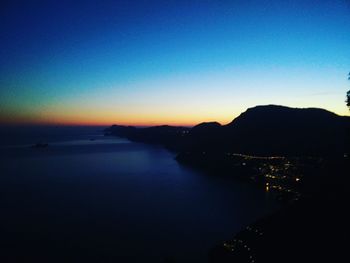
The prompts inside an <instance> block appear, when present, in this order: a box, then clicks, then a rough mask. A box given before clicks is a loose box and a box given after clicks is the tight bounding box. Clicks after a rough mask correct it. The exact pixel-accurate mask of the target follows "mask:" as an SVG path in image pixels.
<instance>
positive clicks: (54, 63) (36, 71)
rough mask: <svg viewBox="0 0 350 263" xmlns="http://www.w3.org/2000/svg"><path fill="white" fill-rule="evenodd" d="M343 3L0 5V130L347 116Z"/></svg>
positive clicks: (248, 0)
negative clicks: (248, 113) (276, 114)
mask: <svg viewBox="0 0 350 263" xmlns="http://www.w3.org/2000/svg"><path fill="white" fill-rule="evenodd" d="M72 2H74V3H72ZM349 2H350V1H347V0H342V1H340V0H339V1H338V0H329V1H326V0H324V1H321V0H319V1H316V0H315V1H311V0H310V1H308V0H300V1H298V0H295V1H287V0H284V1H281V0H276V1H267V0H266V1H265V0H256V1H254V0H242V1H240V0H238V1H233V0H232V1H228V0H227V1H223V0H221V1H213V0H212V1H205V0H201V1H169V0H167V1H62V0H61V1H16V0H14V1H11V0H8V1H1V4H0V121H1V122H2V123H53V124H105V125H109V124H112V123H118V124H132V125H135V124H136V125H155V124H173V125H174V124H181V125H193V124H197V123H199V122H203V121H212V120H216V121H219V122H221V123H223V124H224V123H227V122H229V121H231V120H232V119H233V118H234V117H236V116H237V115H239V114H240V113H241V112H242V111H245V110H246V109H247V108H248V107H252V106H255V105H261V104H280V105H286V106H291V107H322V108H325V109H328V110H330V111H333V112H336V113H338V114H340V115H348V114H349V111H348V109H347V108H346V106H345V102H344V100H345V93H346V91H347V90H348V89H350V82H349V81H347V73H348V72H349V71H350V3H349Z"/></svg>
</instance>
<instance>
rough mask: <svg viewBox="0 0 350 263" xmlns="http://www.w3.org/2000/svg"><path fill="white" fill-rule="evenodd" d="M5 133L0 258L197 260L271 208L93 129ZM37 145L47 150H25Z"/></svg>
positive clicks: (246, 187) (236, 187) (252, 190)
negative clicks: (0, 251) (0, 250)
mask: <svg viewBox="0 0 350 263" xmlns="http://www.w3.org/2000/svg"><path fill="white" fill-rule="evenodd" d="M8 131H9V130H5V132H4V130H3V131H2V141H1V142H2V146H1V147H0V156H1V160H0V165H1V166H0V167H1V175H0V193H1V199H0V204H1V207H0V208H1V219H0V220H1V222H0V223H1V226H0V227H1V235H0V241H1V247H2V249H3V251H4V252H3V253H2V255H1V256H0V257H5V258H6V257H8V256H9V255H15V256H11V257H15V259H16V260H18V259H23V258H28V257H39V258H41V259H42V260H44V261H46V260H48V261H51V262H52V261H54V260H57V261H60V260H62V259H64V260H65V261H68V260H67V258H68V259H69V260H71V261H94V262H165V261H164V260H165V259H166V258H168V259H171V260H173V261H174V262H191V263H192V262H206V259H207V253H208V250H209V249H210V248H211V247H212V246H214V245H216V244H217V243H218V242H220V241H221V240H223V239H229V238H230V237H232V235H233V234H234V233H235V232H237V231H239V230H240V229H241V228H242V227H243V226H245V225H247V224H249V223H251V222H253V221H255V220H256V219H257V218H259V217H262V216H263V215H265V214H267V213H269V212H271V211H272V210H274V209H276V207H277V204H276V203H275V202H274V201H273V200H272V198H269V196H267V195H266V194H265V193H264V192H263V191H262V190H260V189H258V188H257V187H255V186H254V185H251V184H245V183H241V182H237V181H234V180H228V179H227V178H221V177H214V176H208V175H204V174H201V173H199V172H196V171H193V170H190V169H188V168H186V167H183V166H181V165H179V164H178V163H177V162H176V161H175V160H174V154H173V153H171V152H169V151H167V150H165V149H163V148H161V147H157V146H152V145H146V144H141V143H133V142H129V141H127V140H124V139H121V138H110V137H103V136H101V129H100V128H96V127H94V128H65V129H62V128H61V130H60V128H56V129H52V128H49V129H46V130H45V129H44V128H41V130H40V132H39V131H38V129H34V130H33V129H32V130H28V129H27V131H28V132H27V133H26V132H25V131H26V129H22V130H21V132H19V131H18V130H17V133H16V132H8ZM58 131H59V132H58ZM21 134H22V135H21ZM50 134H51V135H50ZM19 135H21V136H19ZM6 136H7V138H5V137H6ZM16 138H18V140H16ZM91 139H93V140H91ZM39 140H42V141H46V142H49V143H50V146H49V147H48V148H42V149H35V148H31V147H29V145H30V144H33V143H36V142H37V141H39Z"/></svg>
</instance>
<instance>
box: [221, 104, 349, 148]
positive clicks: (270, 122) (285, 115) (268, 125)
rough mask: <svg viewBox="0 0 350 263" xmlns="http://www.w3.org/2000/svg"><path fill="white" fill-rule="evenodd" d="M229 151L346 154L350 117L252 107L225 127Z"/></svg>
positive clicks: (314, 109) (317, 110)
mask: <svg viewBox="0 0 350 263" xmlns="http://www.w3.org/2000/svg"><path fill="white" fill-rule="evenodd" d="M223 130H224V131H223V138H224V141H225V143H226V147H225V148H226V149H227V150H234V151H236V152H245V153H249V154H262V155H273V154H280V155H329V154H331V155H332V154H343V153H344V152H345V151H346V150H347V149H349V148H348V146H347V145H348V143H349V141H348V139H349V136H350V117H343V116H338V115H336V114H334V113H332V112H329V111H326V110H324V109H317V108H305V109H299V108H289V107H284V106H276V105H267V106H257V107H254V108H249V109H248V110H247V111H246V112H244V113H242V114H241V115H240V116H238V117H237V118H236V119H234V120H233V121H232V122H231V123H229V124H228V125H225V126H223Z"/></svg>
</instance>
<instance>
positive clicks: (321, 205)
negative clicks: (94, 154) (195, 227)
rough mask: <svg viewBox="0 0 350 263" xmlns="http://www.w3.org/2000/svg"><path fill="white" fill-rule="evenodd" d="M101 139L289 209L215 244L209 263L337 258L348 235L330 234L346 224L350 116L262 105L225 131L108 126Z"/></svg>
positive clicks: (212, 126)
mask: <svg viewBox="0 0 350 263" xmlns="http://www.w3.org/2000/svg"><path fill="white" fill-rule="evenodd" d="M105 135H106V136H119V137H124V138H127V139H129V140H131V141H136V142H143V143H152V144H158V145H162V146H164V147H166V148H168V149H170V150H172V151H175V152H176V153H177V155H176V159H177V161H178V162H180V163H182V164H184V165H189V166H192V167H194V168H197V169H201V170H203V171H205V172H208V173H211V174H213V175H215V176H218V175H220V176H232V177H236V178H237V175H239V179H244V180H250V181H254V182H256V183H258V184H260V185H261V186H262V187H263V188H264V189H265V191H266V192H271V193H273V194H274V195H275V196H276V197H277V198H278V199H279V200H281V201H283V202H284V204H286V205H285V206H283V207H284V208H283V209H282V210H281V211H279V212H278V213H276V214H273V215H271V216H269V217H267V218H264V219H262V220H260V221H259V222H256V223H254V224H251V225H249V226H247V227H246V228H245V229H243V230H242V231H241V232H239V233H238V234H237V235H235V236H234V237H233V238H232V240H227V241H225V242H223V243H221V244H218V246H217V247H215V248H213V249H212V250H211V251H210V253H209V260H210V262H218V263H220V262H222V263H223V262H251V263H253V262H267V261H269V262H304V261H310V262H316V261H321V260H323V259H324V258H328V259H329V260H330V261H332V260H333V259H335V258H340V257H339V255H341V253H340V252H339V247H337V245H336V244H337V242H338V243H339V242H342V241H341V239H342V238H345V236H344V234H342V233H343V232H341V231H340V232H339V231H335V230H333V228H334V227H335V226H337V225H338V226H340V227H344V226H345V225H346V222H342V221H339V218H340V217H342V216H341V213H343V212H344V210H343V209H344V205H345V204H344V200H345V199H346V198H345V196H347V189H346V185H347V184H346V183H345V182H346V181H347V177H348V176H347V174H348V171H349V150H350V117H346V116H339V115H336V114H334V113H332V112H329V111H327V110H324V109H318V108H303V109H300V108H289V107H284V106H277V105H266V106H256V107H253V108H249V109H248V110H247V111H245V112H243V113H242V114H241V115H239V116H238V117H237V118H235V119H234V120H233V121H232V122H231V123H229V124H227V125H221V124H219V123H218V122H206V123H200V124H198V125H196V126H194V127H192V128H188V127H174V126H167V125H164V126H154V127H148V128H136V127H132V126H121V125H112V126H111V127H109V128H107V129H105ZM335 214H337V216H334V215H335ZM319 229H321V230H319ZM332 242H333V243H332ZM319 249H321V250H322V251H326V252H325V253H323V254H322V253H319V252H317V251H319ZM288 260H290V261H288Z"/></svg>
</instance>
